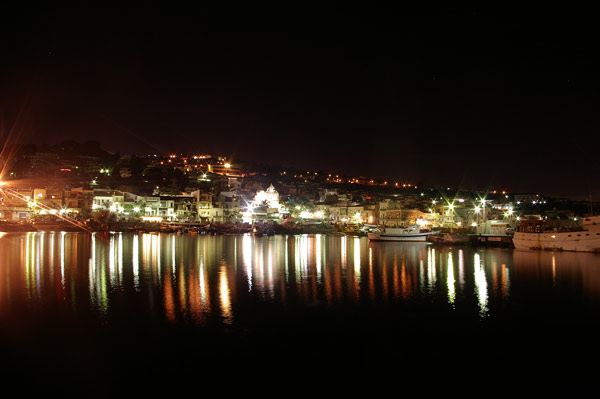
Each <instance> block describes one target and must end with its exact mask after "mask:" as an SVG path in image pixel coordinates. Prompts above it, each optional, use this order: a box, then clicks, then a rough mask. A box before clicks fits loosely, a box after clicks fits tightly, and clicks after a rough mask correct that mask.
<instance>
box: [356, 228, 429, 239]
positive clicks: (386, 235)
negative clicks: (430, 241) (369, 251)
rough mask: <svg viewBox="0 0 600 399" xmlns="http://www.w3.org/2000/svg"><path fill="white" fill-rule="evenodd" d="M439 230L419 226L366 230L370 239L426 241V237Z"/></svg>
mask: <svg viewBox="0 0 600 399" xmlns="http://www.w3.org/2000/svg"><path fill="white" fill-rule="evenodd" d="M438 233H439V231H429V230H421V228H420V227H419V226H416V225H415V226H408V227H384V228H383V230H381V229H375V231H371V232H367V236H368V237H369V240H371V241H427V237H428V236H430V235H432V234H438Z"/></svg>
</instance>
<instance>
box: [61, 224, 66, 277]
mask: <svg viewBox="0 0 600 399" xmlns="http://www.w3.org/2000/svg"><path fill="white" fill-rule="evenodd" d="M66 234H67V233H66V232H64V231H61V232H60V284H61V285H62V287H63V289H65V235H66Z"/></svg>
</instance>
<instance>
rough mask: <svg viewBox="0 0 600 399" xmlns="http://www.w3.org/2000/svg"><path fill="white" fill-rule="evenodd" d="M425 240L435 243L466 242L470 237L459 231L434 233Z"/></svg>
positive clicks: (469, 240)
mask: <svg viewBox="0 0 600 399" xmlns="http://www.w3.org/2000/svg"><path fill="white" fill-rule="evenodd" d="M427 241H429V242H432V243H435V244H468V243H470V242H471V238H470V237H469V236H468V235H465V234H460V233H446V234H434V235H430V236H428V237H427Z"/></svg>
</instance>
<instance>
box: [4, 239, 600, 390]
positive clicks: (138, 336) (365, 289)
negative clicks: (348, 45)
mask: <svg viewBox="0 0 600 399" xmlns="http://www.w3.org/2000/svg"><path fill="white" fill-rule="evenodd" d="M599 259H600V255H598V254H581V253H567V252H564V253H554V252H529V251H514V250H510V249H501V248H488V249H485V248H474V247H470V246H456V247H450V246H434V245H429V244H426V243H370V242H369V241H368V240H367V239H365V238H359V237H349V236H343V237H337V236H326V235H298V236H274V237H253V236H250V235H234V236H188V235H181V236H179V235H175V234H137V233H135V234H134V233H106V234H100V233H97V234H93V235H90V234H83V233H64V232H55V233H53V232H46V233H7V234H3V235H1V236H0V326H1V329H0V333H2V339H0V349H2V350H4V351H5V352H6V350H7V348H11V347H13V346H16V347H17V349H16V350H15V353H17V354H16V355H15V356H14V358H15V359H18V361H17V360H14V361H13V362H12V363H11V364H24V367H23V369H22V370H20V371H19V372H20V373H21V376H22V377H23V378H25V379H31V377H32V375H34V373H33V372H32V365H35V367H40V366H39V364H44V362H47V363H48V366H47V367H46V368H41V370H42V371H40V372H39V374H40V375H43V376H46V375H50V376H53V377H50V378H53V380H52V382H53V383H55V382H56V381H59V382H60V381H61V378H63V376H64V375H66V374H68V375H74V376H77V378H75V379H73V380H69V382H68V384H73V383H77V384H81V385H82V386H83V385H86V384H90V385H93V386H96V384H97V380H98V375H99V373H103V376H105V377H106V378H105V381H113V380H118V378H117V379H115V376H116V377H121V378H129V379H131V380H132V381H133V380H134V379H132V378H131V374H132V373H133V372H134V371H135V372H136V373H137V374H138V375H139V376H144V378H146V377H147V375H160V376H163V379H165V378H164V374H165V373H166V372H167V371H166V370H172V375H171V377H173V378H175V379H177V380H178V381H182V380H183V379H182V378H181V373H183V372H184V370H188V371H189V374H188V377H189V378H191V380H193V379H194V378H196V376H197V374H196V373H197V368H198V367H204V366H206V367H204V368H203V369H202V373H203V374H202V375H205V376H207V375H209V374H210V370H214V373H213V374H215V376H216V377H219V376H221V375H222V373H221V370H222V369H223V367H227V369H228V370H233V369H237V368H238V363H236V362H246V361H250V360H249V359H252V360H251V361H250V362H251V363H249V365H250V366H249V367H247V368H245V369H244V375H246V374H247V375H248V378H250V379H252V378H257V377H262V376H263V373H264V370H269V371H270V374H277V375H279V377H282V376H283V375H284V374H286V373H288V372H290V371H289V370H292V369H294V370H295V372H294V373H290V375H291V376H297V375H299V374H298V373H305V372H306V370H313V369H314V367H315V365H316V364H317V363H318V359H326V360H327V361H328V362H329V363H330V364H335V366H336V367H337V368H336V370H339V371H340V372H342V371H343V370H345V367H347V366H348V365H351V367H352V372H355V373H358V372H357V371H356V370H357V369H356V368H357V367H359V366H361V365H362V364H364V365H367V366H366V367H363V368H362V369H361V370H362V371H363V372H368V371H369V370H376V372H377V373H380V370H381V369H380V368H377V367H375V368H371V365H374V364H378V363H377V362H379V361H381V362H383V361H385V362H388V361H389V360H390V358H398V359H400V358H401V359H402V360H403V364H406V365H407V367H408V368H409V369H412V363H411V362H410V361H409V359H411V360H412V361H416V360H417V359H418V360H423V362H424V363H425V364H427V365H429V362H431V361H432V360H431V359H435V357H434V356H437V359H438V361H440V360H441V361H443V362H448V361H450V362H451V361H454V360H455V359H460V358H462V357H464V356H465V352H466V351H467V350H468V349H469V348H470V353H469V356H470V359H473V358H474V356H480V358H479V360H482V361H484V360H486V359H488V356H489V354H490V353H494V354H495V356H497V359H500V360H510V359H511V358H508V357H507V356H509V355H508V353H512V356H513V358H516V356H518V355H520V354H521V353H531V352H532V351H538V353H537V355H539V353H540V352H542V351H548V353H556V352H557V351H559V350H562V351H572V350H574V348H575V349H576V350H574V352H576V353H589V352H590V351H593V350H595V349H598V348H596V347H594V342H596V337H597V333H598V330H599V329H598V328H597V326H596V325H595V323H594V320H598V316H599V315H600V311H599V309H600V262H599ZM579 316H582V317H579ZM482 326H483V328H482ZM487 326H490V328H487ZM591 327H593V328H591ZM557 328H563V329H562V330H560V340H558V339H556V336H557V334H556V332H557V331H556V329H557ZM174 330H175V331H177V334H173V331H174ZM548 330H552V331H553V334H547V331H548ZM532 336H534V337H536V339H535V340H531V337H532ZM232 337H233V338H232ZM47 343H50V344H47ZM492 351H493V352H492ZM282 353H284V354H285V355H284V356H281V354H282ZM23 354H27V356H28V357H27V358H28V359H32V361H31V362H27V361H24V360H22V356H23ZM66 354H68V355H66ZM411 354H414V356H413V357H411V356H410V355H411ZM123 358H126V359H127V361H124V360H123ZM56 359H64V360H63V363H62V364H61V367H62V368H60V367H58V368H57V367H56V364H55V363H56V362H57V361H58V360H56ZM199 359H201V360H202V361H199ZM274 359H277V361H275V360H274ZM359 359H360V361H359ZM544 359H545V360H547V359H548V358H544ZM286 360H287V362H286ZM301 360H304V363H303V362H301ZM361 361H362V363H361ZM19 362H20V363H19ZM257 362H258V363H257ZM260 362H262V363H260ZM184 363H185V364H186V365H187V368H186V369H184V368H183V367H174V368H170V367H166V366H165V364H169V365H172V364H177V365H182V364H184ZM243 364H245V363H243ZM386 364H387V363H386ZM473 364H478V363H477V362H473ZM503 364H504V363H503ZM548 364H551V363H548ZM261 366H262V368H261ZM435 366H438V364H435ZM332 369H334V368H332ZM65 370H67V372H65ZM328 370H329V369H328ZM394 370H395V369H390V371H392V372H393V371H394ZM344 375H347V374H344ZM395 377H396V376H394V378H395ZM44 378H46V377H44ZM238 378H239V376H238ZM46 381H47V380H46ZM394 381H396V380H395V379H394ZM229 382H231V381H229ZM44 387H45V386H44ZM149 387H150V386H149ZM138 388H139V386H137V385H136V389H138ZM110 389H111V388H110V386H109V387H108V388H107V391H110ZM151 389H152V388H151ZM110 392H112V391H110Z"/></svg>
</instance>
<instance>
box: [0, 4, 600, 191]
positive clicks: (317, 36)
mask: <svg viewBox="0 0 600 399" xmlns="http://www.w3.org/2000/svg"><path fill="white" fill-rule="evenodd" d="M97 4H98V6H97V7H95V8H94V7H91V6H86V7H85V8H82V7H81V6H77V7H75V6H72V7H56V6H53V5H45V6H32V5H30V4H26V5H27V9H24V8H23V9H18V10H17V9H11V10H8V9H4V12H3V13H2V27H1V28H0V29H1V33H2V43H3V45H2V58H1V59H0V60H1V63H0V73H1V74H0V85H1V90H0V106H1V107H2V108H1V110H0V111H1V117H2V121H1V122H2V132H3V135H4V137H5V138H6V137H7V136H8V135H9V132H11V131H15V132H18V133H19V137H20V140H22V141H26V142H38V143H47V144H54V143H57V142H59V141H60V140H64V139H74V140H78V141H85V140H98V141H100V142H101V144H102V146H103V148H105V149H107V150H110V151H118V152H120V153H122V154H131V153H139V154H147V153H163V154H167V153H172V152H183V153H212V154H219V155H224V156H230V157H234V158H241V159H244V160H249V161H256V162H262V163H266V164H282V165H286V166H296V167H299V168H306V169H307V170H319V169H320V170H323V171H325V172H334V173H344V174H352V175H362V176H368V177H376V178H390V179H398V180H399V181H407V182H413V183H416V182H421V183H422V184H426V185H432V186H438V187H444V186H453V187H459V188H465V189H470V188H477V189H485V188H496V189H507V190H510V191H520V192H534V191H538V192H541V193H542V194H546V195H554V196H567V197H571V198H576V199H586V198H589V195H592V196H593V198H594V199H596V200H597V199H599V198H600V185H599V184H598V176H599V172H600V166H599V165H600V163H599V162H598V159H597V156H598V154H599V153H598V142H599V140H598V132H599V129H598V128H599V119H598V110H599V107H598V106H599V105H600V104H599V99H598V93H599V91H598V89H599V88H600V85H599V81H598V73H599V71H600V68H599V66H600V65H599V62H598V59H597V53H598V43H599V42H598V38H599V37H598V30H597V26H596V24H595V23H594V22H595V21H593V20H592V19H586V18H583V17H580V16H579V15H576V14H574V13H572V12H569V11H568V10H561V9H555V10H545V12H543V13H542V12H541V11H540V12H537V13H530V14H527V15H526V14H525V13H520V12H519V13H516V12H510V13H508V12H503V13H498V12H489V11H483V10H479V9H476V8H474V9H464V10H460V11H454V12H450V11H448V10H446V11H432V10H430V11H429V12H423V11H421V12H416V11H414V10H401V9H399V8H395V9H391V8H386V7H381V8H370V9H363V8H360V7H354V8H352V7H347V8H343V7H338V8H335V7H326V6H323V5H320V6H318V7H315V8H312V9H311V8H308V6H306V9H302V8H300V7H301V5H299V4H298V5H289V6H287V7H286V8H281V7H280V6H269V7H267V6H265V7H263V8H252V9H248V10H238V9H236V7H235V6H234V5H233V4H230V6H231V8H233V9H235V10H227V9H220V10H217V9H214V8H204V9H203V8H199V7H196V8H189V9H186V8H185V6H184V4H185V3H180V4H177V5H176V6H172V5H171V6H170V5H168V4H172V3H166V2H165V3H160V2H154V3H152V2H147V3H140V4H139V5H137V6H130V7H128V8H124V7H116V6H115V7H109V6H107V5H106V4H108V3H97ZM228 4H229V3H228ZM364 4H365V5H366V4H367V3H364ZM226 6H227V5H226ZM234 11H235V12H234ZM579 14H580V15H585V14H586V10H580V12H579ZM11 134H13V135H14V133H11Z"/></svg>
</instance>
